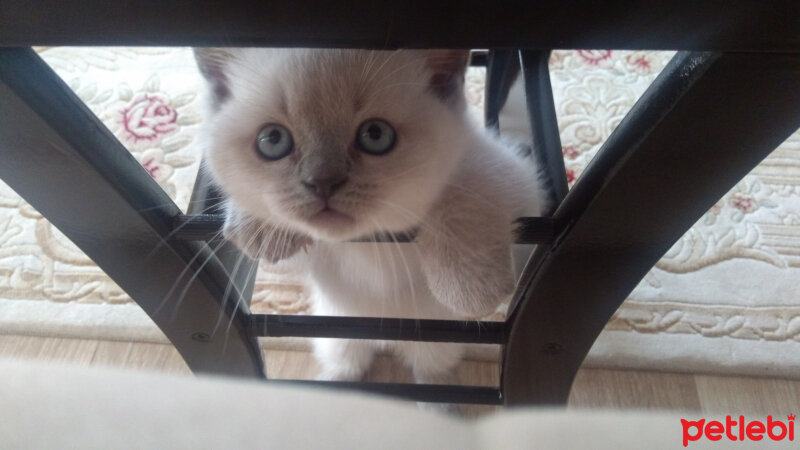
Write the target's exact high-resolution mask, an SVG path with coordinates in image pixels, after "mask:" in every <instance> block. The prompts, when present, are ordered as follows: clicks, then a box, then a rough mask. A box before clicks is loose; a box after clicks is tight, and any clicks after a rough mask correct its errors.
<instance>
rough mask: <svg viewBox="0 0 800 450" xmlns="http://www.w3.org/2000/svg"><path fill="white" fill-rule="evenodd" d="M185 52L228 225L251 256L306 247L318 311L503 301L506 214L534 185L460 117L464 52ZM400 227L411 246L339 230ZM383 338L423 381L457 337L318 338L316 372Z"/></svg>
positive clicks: (534, 198) (419, 310)
mask: <svg viewBox="0 0 800 450" xmlns="http://www.w3.org/2000/svg"><path fill="white" fill-rule="evenodd" d="M195 55H196V58H197V61H198V65H199V67H200V70H201V72H202V73H203V74H204V76H205V77H206V78H207V80H208V81H209V92H210V94H211V96H210V98H211V103H210V106H211V108H210V113H209V120H208V122H207V126H206V128H205V140H206V141H205V143H206V144H207V151H206V162H207V166H208V170H210V172H211V174H212V176H213V178H214V179H215V180H216V182H217V183H218V184H219V186H220V187H221V188H222V190H223V191H224V192H225V193H226V195H227V196H228V197H229V202H228V210H227V211H228V212H227V217H226V221H225V226H224V235H225V236H226V237H227V238H228V239H229V240H231V241H233V242H234V243H236V244H237V245H238V246H239V247H240V248H242V250H243V251H245V252H246V253H247V254H248V255H250V256H251V257H253V258H264V259H266V260H267V261H270V262H278V261H281V260H284V259H287V258H289V257H292V256H293V255H296V256H297V258H298V259H302V260H303V262H304V264H307V271H308V273H309V274H310V276H311V281H312V283H311V284H312V291H313V298H314V313H315V314H319V315H349V316H383V317H416V318H427V319H476V318H480V317H482V316H485V315H487V314H490V313H492V312H494V311H495V310H496V308H497V307H498V305H500V304H501V303H503V302H504V301H507V300H508V299H509V296H510V294H511V293H512V292H513V289H514V283H515V278H514V273H513V270H512V257H511V246H512V242H513V240H514V225H513V221H514V219H516V218H517V217H522V216H536V215H538V214H539V213H540V211H541V210H542V207H543V203H544V194H543V191H542V188H541V186H540V183H539V179H538V176H537V173H538V170H537V168H536V167H535V166H534V163H533V161H532V160H530V159H526V158H523V157H521V156H518V155H517V152H516V151H515V149H514V148H513V147H512V146H509V145H506V144H503V143H501V142H500V141H499V140H497V139H496V138H494V137H491V136H489V135H487V134H486V133H485V132H484V131H483V130H482V128H481V127H480V126H477V125H476V124H474V123H472V122H471V120H470V119H469V118H468V116H467V112H466V101H465V98H464V93H463V83H464V73H465V70H466V66H467V60H468V55H469V54H468V52H467V51H461V50H400V51H366V50H312V49H196V50H195ZM409 230H413V231H415V232H416V238H415V240H414V242H413V243H411V244H396V243H345V242H344V241H349V240H354V239H358V238H364V237H368V236H371V235H374V234H375V233H381V232H394V233H401V232H407V231H409ZM303 249H304V250H305V251H301V250H303ZM387 347H388V348H391V349H393V350H395V351H397V353H399V355H400V356H401V357H402V359H403V360H404V361H405V362H406V363H407V364H408V365H409V366H410V367H411V369H412V371H413V374H414V378H415V379H416V381H417V382H420V383H440V382H447V381H448V380H449V378H450V376H451V372H452V369H453V368H454V366H455V365H456V364H457V363H458V361H459V360H460V358H461V355H462V352H463V349H464V346H463V345H461V344H450V343H424V342H419V343H414V342H375V341H368V340H346V339H317V340H316V341H315V355H316V356H317V358H318V359H319V362H320V364H321V366H322V374H321V375H320V378H321V379H330V380H358V379H360V378H361V377H362V376H363V375H364V373H365V371H366V370H367V369H368V368H369V366H370V363H371V360H372V357H373V355H374V353H375V352H376V351H377V350H380V349H382V348H387Z"/></svg>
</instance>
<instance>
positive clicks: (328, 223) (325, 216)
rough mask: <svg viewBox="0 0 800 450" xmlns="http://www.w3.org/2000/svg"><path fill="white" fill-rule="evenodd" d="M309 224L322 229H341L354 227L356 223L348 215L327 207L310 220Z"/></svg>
mask: <svg viewBox="0 0 800 450" xmlns="http://www.w3.org/2000/svg"><path fill="white" fill-rule="evenodd" d="M309 222H310V223H311V224H312V225H314V226H317V227H321V228H334V229H340V228H342V227H345V226H349V225H352V224H353V222H354V221H353V218H352V217H350V216H348V215H347V214H344V213H342V212H341V211H338V210H336V209H334V208H331V207H330V206H328V205H325V207H323V208H322V209H321V210H319V211H318V212H316V213H314V215H313V216H311V218H309Z"/></svg>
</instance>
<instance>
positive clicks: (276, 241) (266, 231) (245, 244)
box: [222, 217, 313, 264]
mask: <svg viewBox="0 0 800 450" xmlns="http://www.w3.org/2000/svg"><path fill="white" fill-rule="evenodd" d="M222 235H223V236H224V237H225V239H227V240H229V241H231V242H233V243H234V244H235V245H236V246H237V247H239V249H240V250H242V251H243V252H244V253H245V254H246V255H247V256H249V257H251V258H253V259H264V260H266V261H269V262H270V263H273V264H274V263H277V262H278V261H282V260H284V259H286V258H289V257H291V256H293V255H294V254H296V253H297V252H298V251H300V250H303V249H305V248H306V247H307V246H308V245H310V244H312V243H313V241H312V240H311V238H310V237H308V236H306V235H304V234H300V233H295V232H293V231H289V230H286V229H285V228H279V227H276V226H273V225H270V224H266V223H264V222H259V221H257V220H255V219H238V218H235V217H228V218H227V219H226V220H225V225H224V226H223V228H222Z"/></svg>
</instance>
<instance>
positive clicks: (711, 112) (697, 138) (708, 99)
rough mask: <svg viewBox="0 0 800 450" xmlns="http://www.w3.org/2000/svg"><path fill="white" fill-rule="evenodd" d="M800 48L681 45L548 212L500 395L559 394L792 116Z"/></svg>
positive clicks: (543, 397) (512, 401)
mask: <svg viewBox="0 0 800 450" xmlns="http://www.w3.org/2000/svg"><path fill="white" fill-rule="evenodd" d="M798 69H800V55H798V54H747V53H723V54H718V53H717V54H714V53H679V54H678V55H676V57H675V58H674V59H673V61H672V62H670V64H669V65H668V66H667V68H665V69H664V71H663V72H662V74H661V75H660V76H659V77H658V78H657V79H656V81H655V82H654V83H653V85H652V86H651V87H650V88H649V89H648V90H647V92H645V94H644V95H643V96H642V98H641V99H640V100H639V101H638V102H637V103H636V105H635V106H634V107H633V109H632V110H631V112H630V113H629V114H628V116H627V117H626V118H625V119H624V120H623V121H622V123H621V124H620V125H619V127H618V128H617V129H616V130H615V131H614V133H613V134H612V135H611V137H610V138H609V139H608V141H607V142H606V143H605V144H604V145H603V147H602V148H601V149H600V151H599V152H598V154H597V156H596V157H595V159H594V160H593V161H592V163H591V164H590V166H589V167H588V168H587V170H586V171H585V172H584V173H583V175H582V176H581V178H580V179H578V181H577V183H576V184H575V186H574V187H573V188H572V190H571V191H570V192H569V193H568V194H567V196H566V198H565V199H564V201H563V203H561V205H560V206H559V207H558V209H557V210H556V212H555V214H554V219H555V221H556V224H558V228H557V231H556V234H557V236H556V240H555V242H554V244H552V245H551V246H548V247H540V248H539V249H538V250H537V251H536V252H535V254H534V255H533V256H532V258H531V259H530V260H529V262H528V264H527V266H526V268H525V271H524V273H523V281H522V282H521V283H520V284H519V287H518V289H517V292H516V294H515V302H514V306H513V307H512V309H511V314H510V319H509V320H510V322H509V323H510V332H509V341H508V344H507V345H506V346H505V352H504V358H503V372H502V390H503V395H504V400H505V403H506V404H507V405H520V404H531V403H534V404H564V403H566V401H567V399H568V397H569V391H570V387H571V385H572V381H573V380H574V378H575V374H576V372H577V371H578V369H579V367H580V365H581V362H582V361H583V359H584V357H585V356H586V354H587V353H588V352H589V349H590V348H591V346H592V344H593V343H594V341H595V339H596V338H597V336H598V334H599V333H600V332H601V331H602V329H603V327H604V326H605V324H606V323H607V322H608V320H609V319H610V318H611V316H612V315H613V314H614V312H615V311H616V309H617V308H618V307H619V305H620V304H621V303H622V301H623V300H624V299H625V298H626V297H627V296H628V294H630V292H631V291H632V290H633V288H634V287H635V286H636V285H637V283H639V281H640V280H641V279H642V277H643V276H644V275H645V274H646V273H647V271H648V270H650V268H651V267H652V266H653V265H654V264H655V263H656V262H657V260H658V259H659V258H660V257H661V256H662V255H663V254H664V252H666V251H667V250H668V249H669V247H670V246H671V245H672V244H673V243H674V242H675V241H676V240H677V239H678V238H679V237H680V236H681V235H682V234H683V233H684V232H685V231H686V230H687V229H688V228H689V227H690V226H691V225H692V224H693V223H694V222H696V221H697V220H698V219H699V218H700V217H701V216H702V214H704V213H705V212H706V211H707V210H708V208H710V207H711V206H712V205H713V204H714V202H716V201H717V200H718V199H719V198H720V197H721V196H722V195H724V193H725V192H727V191H728V190H729V189H730V188H732V187H733V186H734V185H735V183H736V182H738V181H739V180H740V179H741V178H742V177H743V176H745V175H746V174H747V172H748V171H750V170H751V169H752V168H753V167H755V166H756V165H757V164H758V163H759V162H760V161H761V160H762V159H763V158H765V157H766V156H767V155H768V154H769V153H770V152H771V151H772V150H773V149H774V148H776V147H777V146H778V145H779V144H780V143H781V142H782V141H783V140H785V139H786V138H787V137H789V136H790V135H791V134H792V133H793V132H794V131H795V130H797V128H798V126H800V77H798V76H797V71H798Z"/></svg>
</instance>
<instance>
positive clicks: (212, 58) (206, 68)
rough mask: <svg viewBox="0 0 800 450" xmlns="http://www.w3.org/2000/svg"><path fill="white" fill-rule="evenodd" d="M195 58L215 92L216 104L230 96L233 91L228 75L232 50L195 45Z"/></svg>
mask: <svg viewBox="0 0 800 450" xmlns="http://www.w3.org/2000/svg"><path fill="white" fill-rule="evenodd" d="M194 59H195V60H196V61H197V67H198V68H199V69H200V73H202V74H203V76H204V77H205V78H206V80H208V82H209V84H210V85H211V89H212V92H213V94H214V104H215V106H218V105H220V104H221V103H222V102H224V101H225V100H227V99H228V98H230V96H231V91H230V88H229V84H228V78H227V76H226V71H227V70H226V69H227V65H228V63H229V62H230V60H231V52H230V50H227V49H224V48H212V47H195V48H194Z"/></svg>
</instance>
